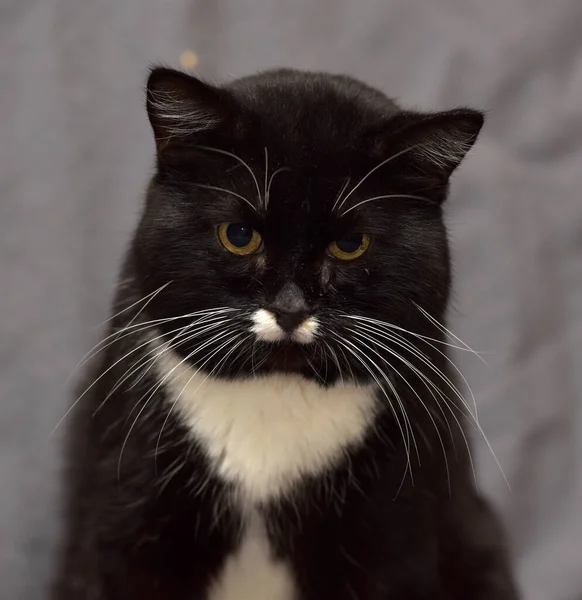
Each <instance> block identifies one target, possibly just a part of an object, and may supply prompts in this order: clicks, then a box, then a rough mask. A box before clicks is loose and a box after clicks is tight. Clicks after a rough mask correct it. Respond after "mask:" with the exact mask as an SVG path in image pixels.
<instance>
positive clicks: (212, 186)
mask: <svg viewBox="0 0 582 600" xmlns="http://www.w3.org/2000/svg"><path fill="white" fill-rule="evenodd" d="M192 185H194V186H195V187H199V188H202V189H205V190H214V191H215V192H222V193H224V194H230V195H231V196H234V197H235V198H238V199H239V200H242V201H243V202H245V203H246V204H248V205H249V206H250V207H251V208H252V209H253V210H254V211H255V212H258V210H257V207H256V206H255V205H254V204H253V203H252V202H250V201H249V200H247V199H246V198H245V197H244V196H241V195H240V194H237V192H233V191H232V190H227V189H226V188H221V187H217V186H215V185H205V184H202V183H194V184H192Z"/></svg>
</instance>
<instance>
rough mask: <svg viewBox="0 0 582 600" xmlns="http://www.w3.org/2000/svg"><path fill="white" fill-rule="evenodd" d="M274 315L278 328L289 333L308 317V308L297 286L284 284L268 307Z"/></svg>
mask: <svg viewBox="0 0 582 600" xmlns="http://www.w3.org/2000/svg"><path fill="white" fill-rule="evenodd" d="M269 309H270V310H271V312H273V314H274V315H275V318H276V319H277V323H278V324H279V327H281V329H283V330H284V331H287V332H290V331H293V330H294V329H296V328H297V327H298V326H299V325H301V323H303V321H305V319H306V318H307V317H308V316H309V306H308V305H307V301H306V300H305V296H304V294H303V292H302V291H301V289H300V288H299V286H298V285H297V284H295V283H291V282H290V283H286V284H285V285H284V286H283V287H282V288H281V290H280V291H279V293H278V294H277V295H276V296H275V300H274V301H273V303H272V304H271V305H270V306H269Z"/></svg>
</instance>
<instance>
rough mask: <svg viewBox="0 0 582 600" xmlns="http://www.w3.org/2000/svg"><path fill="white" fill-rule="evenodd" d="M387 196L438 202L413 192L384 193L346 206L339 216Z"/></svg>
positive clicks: (435, 203)
mask: <svg viewBox="0 0 582 600" xmlns="http://www.w3.org/2000/svg"><path fill="white" fill-rule="evenodd" d="M388 198H411V199H412V200H423V201H424V202H429V203H430V204H434V205H435V206H438V205H439V203H438V202H435V201H434V200H431V199H430V198H425V197H424V196H415V195H414V194H384V195H383V196H374V197H373V198H366V200H362V201H361V202H358V203H357V204H354V206H350V208H348V209H347V210H344V212H343V213H341V215H340V217H345V216H346V215H347V214H348V213H349V212H351V211H352V210H356V208H358V207H359V206H362V205H363V204H368V202H374V201H376V200H382V199H388Z"/></svg>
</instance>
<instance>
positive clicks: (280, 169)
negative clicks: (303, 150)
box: [265, 167, 291, 206]
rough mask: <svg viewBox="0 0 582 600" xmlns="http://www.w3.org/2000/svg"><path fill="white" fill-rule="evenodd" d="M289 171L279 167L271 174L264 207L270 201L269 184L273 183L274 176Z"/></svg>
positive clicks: (286, 168) (287, 168)
mask: <svg viewBox="0 0 582 600" xmlns="http://www.w3.org/2000/svg"><path fill="white" fill-rule="evenodd" d="M290 170H291V168H290V167H280V168H279V169H277V170H276V171H274V172H273V174H272V175H271V177H269V183H268V184H267V195H266V202H265V206H268V205H269V200H270V199H271V184H272V183H273V179H274V178H275V175H277V173H282V172H283V171H290Z"/></svg>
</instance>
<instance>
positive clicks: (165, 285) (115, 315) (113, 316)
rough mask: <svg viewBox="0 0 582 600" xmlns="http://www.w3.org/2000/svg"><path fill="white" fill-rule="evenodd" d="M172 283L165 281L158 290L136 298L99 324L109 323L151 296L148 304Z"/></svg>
mask: <svg viewBox="0 0 582 600" xmlns="http://www.w3.org/2000/svg"><path fill="white" fill-rule="evenodd" d="M171 283H172V282H171V281H168V282H167V283H164V284H163V285H161V286H160V287H159V288H158V289H157V290H154V291H153V292H150V293H149V294H147V295H146V296H144V297H143V298H140V299H139V300H136V301H135V302H134V303H133V304H130V305H129V306H126V307H125V308H122V309H121V310H120V311H119V312H116V313H115V314H113V315H111V316H110V317H109V318H108V319H105V321H102V322H101V323H100V324H99V326H102V325H105V323H109V321H113V319H115V317H118V316H119V315H122V314H123V313H124V312H127V311H128V310H131V309H132V308H133V307H134V306H137V305H138V304H140V303H141V302H143V301H144V300H148V298H149V300H148V302H147V303H146V306H147V305H148V304H149V303H150V302H151V300H152V299H153V298H155V297H156V296H157V295H158V294H159V293H160V292H161V291H162V290H164V289H165V288H167V287H168V286H169V285H170V284H171ZM144 308H145V307H142V308H141V310H140V311H139V312H138V313H137V315H135V316H136V317H137V316H139V315H140V313H141V312H143V309H144Z"/></svg>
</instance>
